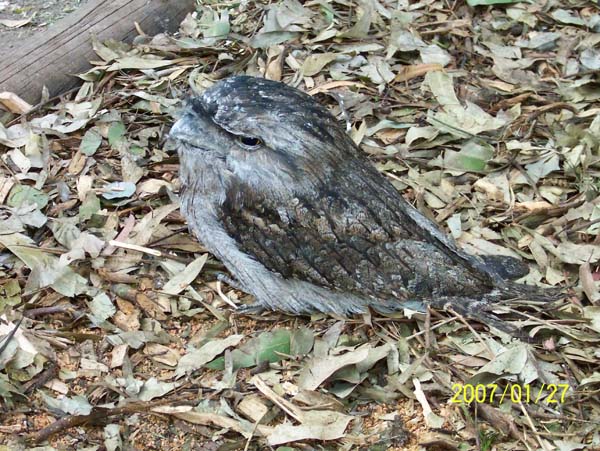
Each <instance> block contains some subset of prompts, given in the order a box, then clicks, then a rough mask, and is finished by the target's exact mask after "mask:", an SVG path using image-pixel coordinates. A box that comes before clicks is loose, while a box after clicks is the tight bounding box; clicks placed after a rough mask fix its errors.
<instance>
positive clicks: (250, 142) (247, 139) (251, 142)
mask: <svg viewBox="0 0 600 451" xmlns="http://www.w3.org/2000/svg"><path fill="white" fill-rule="evenodd" d="M240 142H241V143H242V144H243V145H244V146H246V147H258V146H260V145H261V144H262V141H261V140H260V139H258V138H255V137H253V136H240Z"/></svg>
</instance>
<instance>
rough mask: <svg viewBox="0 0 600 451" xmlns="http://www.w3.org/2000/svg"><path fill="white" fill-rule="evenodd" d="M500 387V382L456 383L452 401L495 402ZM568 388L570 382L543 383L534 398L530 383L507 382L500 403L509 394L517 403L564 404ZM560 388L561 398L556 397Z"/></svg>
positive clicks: (453, 386) (461, 402)
mask: <svg viewBox="0 0 600 451" xmlns="http://www.w3.org/2000/svg"><path fill="white" fill-rule="evenodd" d="M498 389H500V386H499V385H498V384H486V385H484V384H477V385H473V384H464V385H463V384H454V385H452V391H453V392H454V396H452V399H451V400H450V402H452V403H458V404H470V403H472V402H473V401H475V402H476V403H479V404H482V403H489V404H493V403H494V399H495V396H496V394H500V392H499V391H498ZM568 389H569V384H542V386H541V388H540V390H539V391H538V394H537V396H536V397H535V399H533V400H532V398H531V386H530V385H529V384H524V385H521V384H507V385H506V386H505V387H504V390H501V393H502V395H501V396H500V401H499V402H498V404H502V403H503V402H504V399H505V398H506V397H507V396H508V397H509V399H510V401H511V402H513V403H515V404H518V403H523V402H524V403H531V402H532V401H533V403H534V404H537V403H538V402H539V401H540V399H541V400H542V402H546V403H547V404H558V403H559V402H560V403H561V404H562V403H564V402H565V395H566V393H567V390H568ZM559 390H562V391H561V393H560V400H558V399H556V394H557V393H558V391H559ZM544 391H546V392H547V396H546V397H543V394H544ZM461 395H462V396H461Z"/></svg>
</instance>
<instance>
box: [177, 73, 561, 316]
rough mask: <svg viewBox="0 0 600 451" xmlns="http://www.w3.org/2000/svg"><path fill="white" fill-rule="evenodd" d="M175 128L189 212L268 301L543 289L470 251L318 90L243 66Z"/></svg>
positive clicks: (421, 302) (433, 300)
mask: <svg viewBox="0 0 600 451" xmlns="http://www.w3.org/2000/svg"><path fill="white" fill-rule="evenodd" d="M169 138H170V139H171V140H173V141H174V142H175V145H176V147H177V151H178V155H179V161H180V168H179V175H180V180H181V191H180V194H179V195H180V207H181V213H182V214H183V216H184V217H185V218H186V220H187V222H188V227H189V229H190V231H191V232H192V233H193V234H194V235H195V236H196V237H197V238H198V240H199V241H200V242H201V243H202V244H203V245H204V246H205V247H206V248H207V250H208V251H209V252H211V253H212V254H213V255H214V256H216V257H217V258H218V259H219V260H221V262H222V263H223V264H224V265H225V267H226V268H227V270H228V271H229V272H230V273H231V275H232V277H233V283H235V285H236V286H237V287H239V288H240V289H241V290H243V291H245V292H247V293H249V294H251V295H253V297H254V299H255V301H254V304H253V305H252V306H253V307H254V308H257V309H258V310H278V311H284V312H288V313H291V314H310V313H314V312H323V313H329V314H334V315H351V314H357V313H364V312H367V311H368V310H369V309H371V308H372V309H374V310H377V311H381V312H390V311H397V310H400V309H402V308H405V307H408V308H413V307H414V306H416V307H415V308H416V309H417V310H418V309H419V308H426V307H427V306H430V307H432V308H448V307H449V306H450V307H452V308H455V309H456V310H457V311H459V312H464V313H465V314H471V315H475V316H478V315H479V316H481V311H482V309H483V310H485V309H486V308H487V309H488V310H489V308H488V306H489V305H493V304H494V303H497V302H500V301H502V300H508V299H515V298H522V299H526V300H536V301H541V302H544V301H547V300H549V299H550V298H553V296H552V295H550V294H549V293H548V292H547V291H544V290H542V289H540V288H538V287H534V286H529V285H524V284H520V283H517V282H515V281H514V280H513V279H516V278H517V277H520V276H523V275H524V274H526V272H527V265H525V264H523V263H522V262H520V261H519V260H518V259H516V258H512V257H505V256H499V255H492V256H487V257H481V256H476V255H471V254H469V253H467V252H465V251H463V250H462V249H460V248H459V247H458V245H457V244H456V243H455V242H454V240H453V239H452V238H451V237H450V236H448V235H447V234H446V233H444V232H443V231H442V230H440V228H438V226H437V225H436V224H435V223H434V222H433V221H431V220H430V219H428V218H427V217H425V216H424V215H423V214H421V213H420V212H419V211H418V210H417V209H415V208H414V207H413V206H412V205H411V204H410V203H409V202H408V201H406V200H405V199H404V197H403V196H402V195H401V194H400V192H399V191H397V190H396V188H395V187H394V186H393V185H392V184H391V183H390V182H389V181H388V179H387V178H386V177H385V176H384V175H382V174H381V173H380V172H379V171H377V169H376V168H375V167H374V166H373V165H372V164H371V162H370V161H369V160H368V158H367V156H366V155H365V154H364V153H363V152H362V151H361V150H360V148H359V147H358V146H357V145H356V144H355V143H354V142H353V140H352V139H351V137H350V136H349V135H348V134H347V133H346V132H345V130H344V128H343V127H342V126H341V125H340V123H339V122H338V120H337V119H336V118H335V117H334V116H333V115H332V114H331V113H330V112H329V111H328V110H327V108H325V107H324V106H323V105H321V104H320V103H319V102H318V101H317V100H315V99H314V98H313V97H311V96H310V95H308V94H306V93H305V92H303V91H301V90H299V89H297V88H294V87H291V86H288V85H286V84H285V83H281V82H277V81H272V80H268V79H264V78H258V77H252V76H247V75H237V76H232V77H229V78H226V79H223V80H221V81H218V82H216V83H215V84H214V85H212V86H211V87H210V88H208V89H206V90H205V91H204V92H203V93H202V94H201V95H199V96H195V97H192V98H190V99H189V100H188V101H187V103H186V105H185V107H184V108H183V110H182V112H181V115H180V117H179V119H178V120H177V121H176V122H175V123H174V125H173V126H172V128H171V130H170V132H169Z"/></svg>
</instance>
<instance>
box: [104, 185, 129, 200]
mask: <svg viewBox="0 0 600 451" xmlns="http://www.w3.org/2000/svg"><path fill="white" fill-rule="evenodd" d="M133 193H135V183H131V182H113V183H109V184H108V185H106V186H105V187H104V192H103V193H102V197H104V198H105V199H120V198H124V197H125V198H126V197H131V196H132V195H133Z"/></svg>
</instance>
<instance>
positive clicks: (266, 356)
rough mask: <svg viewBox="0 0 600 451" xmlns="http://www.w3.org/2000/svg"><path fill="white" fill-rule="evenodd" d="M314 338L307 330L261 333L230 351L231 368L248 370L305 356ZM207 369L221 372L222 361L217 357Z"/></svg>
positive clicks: (221, 358) (281, 330) (280, 330)
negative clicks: (293, 357)
mask: <svg viewBox="0 0 600 451" xmlns="http://www.w3.org/2000/svg"><path fill="white" fill-rule="evenodd" d="M292 337H293V340H294V351H295V352H298V351H299V353H298V354H296V353H295V352H292V351H291V343H292ZM313 342H314V336H313V334H312V332H311V331H308V330H303V329H300V330H296V331H289V330H287V329H278V330H275V331H272V332H263V333H261V334H260V335H259V336H258V337H256V338H254V339H252V340H250V341H248V342H247V343H245V344H244V345H243V346H241V347H240V348H239V349H234V350H233V351H231V358H232V360H233V368H234V369H239V368H250V367H252V366H255V365H258V364H259V363H261V362H269V363H274V362H279V361H281V360H284V359H286V358H287V356H289V355H294V356H295V355H300V354H306V353H308V352H309V351H310V349H312V345H313ZM206 367H207V368H210V369H214V370H222V369H223V368H224V359H223V357H219V358H218V359H215V360H213V361H212V362H210V363H208V364H207V365H206Z"/></svg>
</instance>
